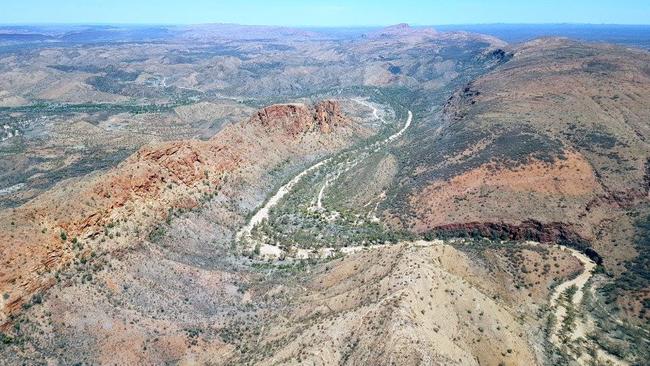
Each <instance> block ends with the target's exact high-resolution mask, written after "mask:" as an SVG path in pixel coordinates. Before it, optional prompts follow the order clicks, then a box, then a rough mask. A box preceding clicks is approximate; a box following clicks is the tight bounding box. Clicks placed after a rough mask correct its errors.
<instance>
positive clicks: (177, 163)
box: [0, 101, 368, 329]
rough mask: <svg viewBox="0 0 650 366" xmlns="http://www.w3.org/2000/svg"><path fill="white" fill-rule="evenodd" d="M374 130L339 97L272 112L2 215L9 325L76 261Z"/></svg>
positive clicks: (167, 147)
mask: <svg viewBox="0 0 650 366" xmlns="http://www.w3.org/2000/svg"><path fill="white" fill-rule="evenodd" d="M261 116H262V117H261ZM269 126H273V128H272V129H269ZM316 127H318V128H316ZM365 130H367V128H365V127H361V126H360V125H359V124H352V122H351V121H350V119H349V118H347V117H344V116H343V115H342V112H341V109H340V106H339V103H338V102H336V101H323V102H320V103H318V104H316V105H315V106H314V107H308V106H306V105H304V104H283V105H275V106H270V107H267V108H265V109H263V110H261V111H260V112H258V113H256V115H255V116H254V117H253V118H251V119H250V120H249V121H247V122H243V123H239V124H235V125H231V126H228V127H226V128H225V129H224V130H223V131H221V132H220V133H218V134H217V135H216V136H215V137H213V138H212V139H210V140H208V141H177V142H169V143H163V144H157V145H152V146H147V147H144V148H142V149H140V150H139V151H138V152H137V153H135V154H134V155H133V156H131V157H129V158H128V159H127V160H126V161H124V162H123V163H121V164H120V165H119V166H118V167H116V168H114V169H112V170H110V171H108V172H107V173H100V174H96V175H94V176H88V177H84V179H81V180H78V181H74V180H73V181H64V182H63V183H61V184H60V185H59V186H57V187H56V188H55V189H53V190H52V191H50V192H48V193H46V194H44V195H42V196H41V197H39V198H37V199H35V200H33V201H31V202H29V203H28V204H26V205H23V206H21V207H19V208H16V209H8V210H4V211H3V212H0V222H1V225H2V228H3V230H2V234H0V235H1V237H0V242H1V243H2V248H1V250H2V253H3V268H2V271H0V292H1V293H3V294H6V295H5V296H4V297H3V299H2V300H0V301H2V303H1V304H2V312H1V313H0V314H1V318H0V320H2V322H3V323H5V322H6V321H7V320H8V319H9V316H10V315H11V314H15V313H17V312H18V311H19V310H20V309H21V306H23V305H25V304H29V303H30V301H32V296H34V294H37V293H41V292H42V291H43V290H45V289H46V288H47V287H49V286H51V285H53V284H54V283H55V282H56V281H57V279H58V278H59V273H60V272H63V271H65V270H66V268H68V267H69V266H70V264H71V263H73V262H76V261H79V260H84V258H86V259H87V258H88V257H89V256H93V257H94V256H95V255H102V254H105V253H109V252H113V251H119V250H124V249H126V248H129V247H132V246H134V245H137V244H138V242H139V241H140V240H142V239H145V238H147V236H148V235H149V237H150V238H151V235H154V236H155V235H157V233H158V231H156V230H154V229H155V227H156V225H157V224H160V223H161V222H164V221H165V220H169V219H171V216H172V215H173V214H174V212H175V211H183V210H188V209H192V208H195V207H198V206H200V205H201V203H202V202H204V201H207V200H210V199H213V198H214V197H215V196H219V195H222V194H224V193H222V192H224V191H228V187H229V188H230V192H229V193H228V194H234V193H233V191H236V190H237V185H255V184H253V183H254V182H255V183H256V184H260V183H261V182H258V181H259V180H260V179H261V176H262V174H264V173H265V172H267V171H269V170H271V169H272V168H273V167H274V166H275V165H277V164H280V163H282V162H283V161H286V162H285V163H284V165H285V166H289V165H290V164H289V163H288V162H290V161H296V159H299V158H301V157H304V158H310V157H312V156H317V155H318V154H322V153H324V152H328V151H332V150H333V149H337V148H340V147H342V146H344V145H345V144H347V143H349V142H350V141H352V140H353V139H355V138H359V137H362V136H364V135H367V133H368V132H364V131H365ZM335 131H336V133H333V132H335ZM228 180H230V183H229V184H227V182H228ZM231 199H234V200H236V199H237V198H236V196H231ZM116 227H120V229H119V230H118V229H115V228H116ZM152 230H154V231H153V232H152ZM152 233H153V234H152ZM5 325H6V324H5ZM5 329H6V326H5Z"/></svg>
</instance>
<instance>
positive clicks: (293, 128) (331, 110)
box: [250, 100, 347, 137]
mask: <svg viewBox="0 0 650 366" xmlns="http://www.w3.org/2000/svg"><path fill="white" fill-rule="evenodd" d="M346 121H347V120H346V119H345V118H344V117H343V115H342V114H341V108H340V105H339V103H338V102H337V101H333V100H325V101H322V102H319V103H317V104H316V105H314V106H307V105H305V104H301V103H292V104H274V105H271V106H268V107H265V108H263V109H261V110H260V111H258V112H257V113H255V114H254V115H253V116H252V117H251V119H250V123H254V124H260V125H262V126H265V127H266V128H267V130H274V129H281V130H283V131H285V132H286V133H287V134H288V135H290V136H294V137H295V136H298V135H300V134H302V133H306V132H310V131H313V130H314V129H316V128H318V129H319V130H320V132H323V133H330V132H331V131H332V129H333V128H334V127H335V126H339V125H343V124H345V123H346Z"/></svg>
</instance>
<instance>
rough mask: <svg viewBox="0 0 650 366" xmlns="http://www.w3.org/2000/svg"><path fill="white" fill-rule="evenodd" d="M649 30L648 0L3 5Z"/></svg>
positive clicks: (147, 18) (158, 15)
mask: <svg viewBox="0 0 650 366" xmlns="http://www.w3.org/2000/svg"><path fill="white" fill-rule="evenodd" d="M402 22H406V23H410V24H417V25H434V24H475V23H597V24H600V23H614V24H649V23H650V0H617V1H616V0H430V1H414V0H395V1H387V0H375V1H371V0H357V1H351V0H350V1H340V0H327V1H322V0H316V1H306V0H303V1H298V0H275V1H274V0H266V1H265V0H240V1H235V0H232V1H222V0H212V1H210V0H184V1H181V0H0V23H3V24H7V23H146V24H152V23H155V24H197V23H240V24H265V25H288V26H354V25H357V26H358V25H388V24H395V23H402Z"/></svg>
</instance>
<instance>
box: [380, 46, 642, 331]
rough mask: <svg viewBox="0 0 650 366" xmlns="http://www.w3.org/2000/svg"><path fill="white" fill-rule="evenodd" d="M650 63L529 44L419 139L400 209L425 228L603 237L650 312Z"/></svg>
mask: <svg viewBox="0 0 650 366" xmlns="http://www.w3.org/2000/svg"><path fill="white" fill-rule="evenodd" d="M648 64H650V55H649V54H648V53H647V52H644V51H640V50H632V49H624V48H621V47H615V46H608V45H595V44H583V43H578V42H573V41H569V40H565V39H543V40H537V41H533V42H530V43H526V44H524V45H522V46H520V47H519V48H518V49H517V50H516V52H515V54H514V58H513V59H512V60H511V61H509V62H508V63H506V64H504V65H503V66H501V67H499V68H498V69H497V70H495V71H494V72H491V73H489V74H487V75H485V76H483V77H480V78H478V79H477V80H475V81H473V82H471V83H469V84H467V85H466V86H465V87H464V88H462V89H461V90H459V91H458V92H456V93H455V94H454V95H453V96H452V97H451V98H450V99H449V100H448V102H447V104H446V106H445V108H444V112H443V114H442V118H443V124H442V126H440V127H437V129H435V130H431V131H429V133H422V136H424V137H423V138H422V139H420V140H419V141H416V142H415V144H416V145H417V146H415V147H412V146H409V148H410V149H412V152H411V153H410V154H411V155H412V159H413V160H412V161H414V163H413V166H412V167H411V168H413V169H412V171H411V172H410V173H407V175H408V176H409V180H408V181H406V180H404V181H403V183H402V185H401V187H402V188H401V191H402V192H407V193H406V194H405V196H404V197H405V198H404V200H405V203H406V206H407V207H408V210H407V212H409V214H408V215H406V216H404V215H402V214H401V212H397V211H394V212H393V213H392V215H390V216H392V217H394V218H399V217H406V218H405V219H404V220H403V221H402V224H403V225H404V226H406V227H410V228H412V229H413V230H414V231H416V232H420V233H422V232H427V231H429V230H433V231H443V232H445V231H446V232H448V233H450V234H454V235H459V234H462V235H474V234H483V235H490V234H492V235H494V236H496V237H497V238H498V237H503V238H508V237H510V238H513V239H522V238H524V239H525V238H526V236H529V237H530V238H533V239H540V238H547V239H553V240H560V241H565V242H567V243H569V244H572V245H577V246H579V247H585V246H591V247H592V248H593V249H594V250H595V251H596V252H597V253H598V254H600V256H601V257H602V258H603V261H604V265H605V268H607V270H609V271H612V273H613V274H615V275H616V276H621V275H624V276H632V277H634V278H636V279H635V280H634V282H635V286H636V288H635V289H634V295H633V296H628V295H629V294H628V295H624V294H623V293H620V294H619V295H621V296H619V297H618V299H619V302H620V305H621V306H622V308H623V309H627V310H626V311H629V314H630V315H634V316H635V317H637V316H639V317H641V319H643V318H644V316H645V315H644V314H645V313H644V312H643V311H641V313H639V311H640V310H641V309H642V308H643V306H641V303H643V302H644V301H645V302H647V301H648V298H649V296H650V293H649V292H648V290H650V288H649V287H647V286H648V285H649V283H648V278H647V274H644V272H643V271H644V270H642V269H639V268H638V267H636V268H637V269H636V271H637V273H636V275H632V274H631V273H630V270H629V268H630V267H631V266H632V267H633V266H635V265H634V263H638V261H641V262H642V263H643V262H644V261H645V259H643V258H644V257H645V256H646V255H647V254H644V252H643V251H644V249H639V247H638V245H637V244H638V243H637V240H636V238H637V235H638V234H639V229H638V228H637V229H635V225H637V223H638V217H640V216H641V217H642V216H644V215H645V213H646V212H647V208H648V198H649V197H648V189H649V188H650V186H649V185H648V181H649V179H650V177H649V176H648V171H650V146H649V145H648V142H647V141H648V139H649V138H650V127H649V126H648V121H649V120H650V111H649V110H648V109H647V108H645V106H647V105H649V104H650V88H649V87H648V86H649V85H650V69H648V66H647V65H648ZM399 194H400V193H397V194H396V195H399ZM491 230H492V231H493V232H492V233H490V231H491ZM630 261H631V262H630ZM626 273H627V274H626ZM644 276H645V277H646V279H645V280H643V279H642V278H643V277H644ZM644 281H645V282H644ZM641 283H644V285H639V284H641ZM630 290H631V289H630ZM629 302H632V303H633V304H634V305H629V304H628V303H629Z"/></svg>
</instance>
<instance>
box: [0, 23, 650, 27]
mask: <svg viewBox="0 0 650 366" xmlns="http://www.w3.org/2000/svg"><path fill="white" fill-rule="evenodd" d="M399 24H407V25H408V26H410V27H446V26H493V25H516V26H531V25H586V26H624V27H635V26H636V27H639V26H642V27H645V26H650V23H647V24H642V23H580V22H576V23H573V22H540V23H516V22H514V23H510V22H485V23H441V24H415V23H413V24H412V23H408V22H400V23H393V24H355V25H310V24H302V25H280V24H244V23H233V22H212V23H146V22H143V23H136V22H122V23H121V22H87V23H85V22H79V23H77V22H22V23H18V22H16V23H11V22H10V23H3V22H0V27H6V26H14V27H18V26H166V27H183V26H185V27H191V26H205V25H238V26H247V27H278V28H381V27H390V26H394V25H399Z"/></svg>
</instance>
